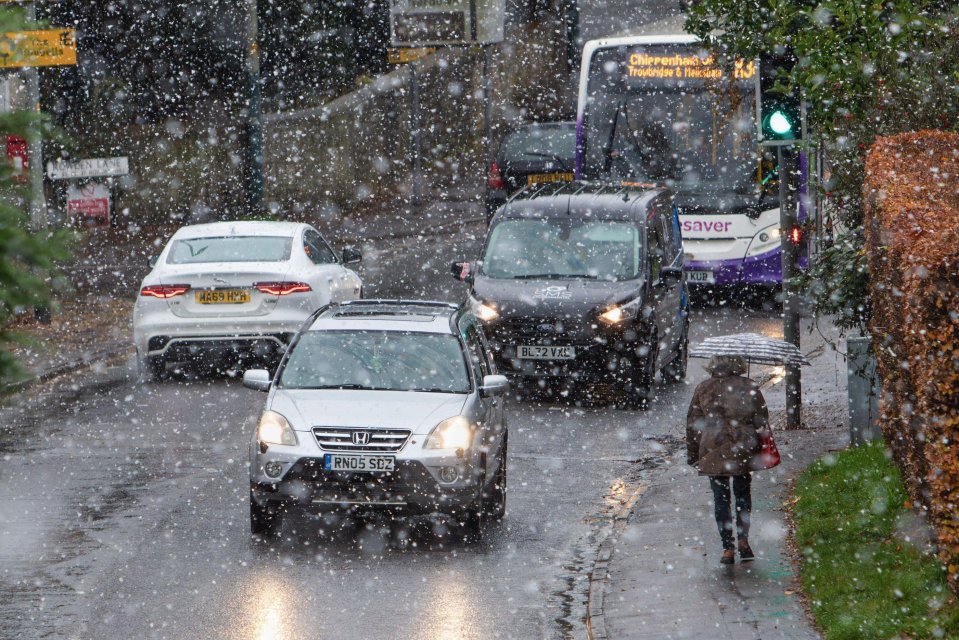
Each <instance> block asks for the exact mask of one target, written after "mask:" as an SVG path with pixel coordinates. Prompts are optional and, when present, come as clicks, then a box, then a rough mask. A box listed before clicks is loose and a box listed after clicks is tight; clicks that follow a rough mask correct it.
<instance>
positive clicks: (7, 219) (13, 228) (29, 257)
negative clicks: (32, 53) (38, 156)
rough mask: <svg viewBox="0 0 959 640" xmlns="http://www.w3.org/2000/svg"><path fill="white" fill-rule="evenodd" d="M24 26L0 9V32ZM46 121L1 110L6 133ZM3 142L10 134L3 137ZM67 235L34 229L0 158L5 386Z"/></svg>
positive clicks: (18, 371)
mask: <svg viewBox="0 0 959 640" xmlns="http://www.w3.org/2000/svg"><path fill="white" fill-rule="evenodd" d="M24 26H25V24H24V23H23V21H22V19H21V14H20V13H19V12H18V11H16V10H14V11H10V10H0V33H2V32H8V31H15V30H17V29H22V28H23V27H24ZM43 123H44V118H43V116H40V115H38V114H35V113H31V112H28V111H18V112H11V113H0V131H2V132H3V133H4V134H5V136H6V135H17V136H21V137H24V138H28V139H30V138H32V137H33V136H36V135H38V132H39V130H40V129H41V128H42V126H43ZM0 142H3V143H5V142H6V138H5V137H0ZM68 237H69V234H68V233H67V232H65V231H55V232H54V231H48V230H39V229H30V218H29V215H28V213H27V192H26V189H25V187H24V186H23V185H22V183H21V182H20V181H18V180H17V179H16V177H15V176H14V174H13V170H12V167H11V166H10V165H9V164H7V163H6V162H0V388H2V387H3V386H4V385H6V384H7V383H9V382H11V381H14V380H17V379H18V378H20V377H21V376H22V373H23V371H22V368H21V367H20V366H19V365H18V364H17V361H16V359H15V358H14V356H13V354H12V353H11V351H10V347H11V346H12V344H13V343H14V342H15V341H17V340H19V339H20V336H19V334H18V333H17V332H16V330H15V328H14V321H15V319H16V317H17V316H18V315H22V314H24V313H27V312H28V311H31V310H32V308H40V307H47V306H48V305H49V304H50V301H51V295H52V293H53V286H52V285H51V282H52V276H53V275H54V274H55V272H56V266H57V263H58V262H60V261H62V260H65V259H66V258H67V257H68V252H67V242H68Z"/></svg>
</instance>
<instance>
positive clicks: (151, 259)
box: [147, 256, 160, 269]
mask: <svg viewBox="0 0 959 640" xmlns="http://www.w3.org/2000/svg"><path fill="white" fill-rule="evenodd" d="M159 261H160V256H150V257H149V258H147V265H148V266H149V267H150V268H151V269H152V268H153V267H155V266H157V262H159Z"/></svg>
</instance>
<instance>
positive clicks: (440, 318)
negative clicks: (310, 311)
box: [310, 300, 458, 335]
mask: <svg viewBox="0 0 959 640" xmlns="http://www.w3.org/2000/svg"><path fill="white" fill-rule="evenodd" d="M457 309H458V307H457V306H456V305H455V304H451V303H448V302H436V301H432V300H350V301H349V302H342V303H339V304H334V305H331V306H329V307H327V308H326V309H324V310H323V311H322V312H320V313H319V314H318V315H317V316H316V319H315V320H314V321H313V324H311V325H310V330H311V331H336V330H340V331H343V330H351V331H356V330H361V331H412V332H416V333H445V334H447V335H451V334H452V333H453V329H452V323H451V318H452V316H453V315H454V314H455V313H456V312H457Z"/></svg>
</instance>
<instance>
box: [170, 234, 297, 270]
mask: <svg viewBox="0 0 959 640" xmlns="http://www.w3.org/2000/svg"><path fill="white" fill-rule="evenodd" d="M292 246H293V238H291V237H288V236H223V237H217V238H185V239H183V240H176V241H175V242H174V243H173V246H172V247H170V253H169V256H168V257H167V262H168V263H170V264H199V263H203V262H284V261H286V260H289V259H290V249H291V247H292Z"/></svg>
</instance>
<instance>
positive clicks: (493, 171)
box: [486, 162, 506, 189]
mask: <svg viewBox="0 0 959 640" xmlns="http://www.w3.org/2000/svg"><path fill="white" fill-rule="evenodd" d="M486 184H487V186H489V188H490V189H505V188H506V183H505V182H504V181H503V174H502V173H501V172H500V170H499V165H498V164H496V163H495V162H494V163H493V164H491V165H490V166H489V173H487V174H486Z"/></svg>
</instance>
